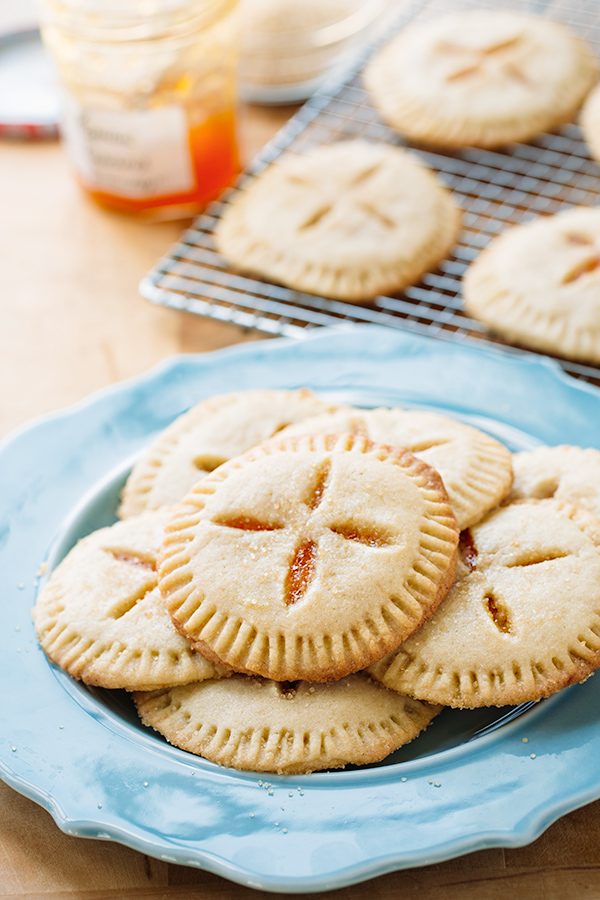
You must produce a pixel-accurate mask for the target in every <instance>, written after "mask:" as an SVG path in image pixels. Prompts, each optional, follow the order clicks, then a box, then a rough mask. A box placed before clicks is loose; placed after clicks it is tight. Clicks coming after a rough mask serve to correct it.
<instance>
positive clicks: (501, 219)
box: [140, 0, 600, 385]
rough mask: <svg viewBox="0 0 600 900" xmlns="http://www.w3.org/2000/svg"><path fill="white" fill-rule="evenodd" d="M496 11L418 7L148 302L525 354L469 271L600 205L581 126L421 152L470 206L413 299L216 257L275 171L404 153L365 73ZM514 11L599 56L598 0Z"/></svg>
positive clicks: (296, 328) (283, 326) (281, 142)
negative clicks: (252, 271) (546, 225)
mask: <svg viewBox="0 0 600 900" xmlns="http://www.w3.org/2000/svg"><path fill="white" fill-rule="evenodd" d="M485 6H488V7H496V8H497V6H498V4H496V3H494V2H493V0H489V2H487V3H486V2H476V0H413V2H412V3H411V4H410V5H409V6H408V7H407V9H406V10H405V12H404V13H403V15H401V16H400V18H399V19H398V20H397V21H396V22H395V23H394V27H393V29H391V32H389V33H387V34H386V35H385V36H384V37H383V38H380V39H379V40H378V41H377V42H376V43H375V44H374V45H372V46H370V47H369V48H367V49H366V50H365V51H364V52H363V53H362V54H361V55H360V57H358V58H357V59H355V61H354V63H353V66H352V68H351V69H350V70H348V71H347V72H346V73H345V76H344V77H343V78H342V79H341V80H338V81H336V82H335V83H329V84H328V85H326V86H325V87H324V88H323V89H322V90H321V91H320V92H319V93H317V94H316V95H315V96H314V97H313V98H311V100H309V101H308V102H307V103H306V104H305V105H304V106H303V107H302V108H301V109H300V110H299V111H298V113H297V114H296V115H295V116H294V117H293V118H292V119H291V120H290V121H289V122H288V124H287V125H286V126H285V127H284V128H283V129H282V130H281V131H280V132H279V133H278V135H276V137H275V138H274V139H273V140H272V141H271V142H270V143H269V144H268V145H267V146H266V147H265V148H264V149H263V151H262V152H261V153H260V154H259V155H258V156H257V157H256V158H255V159H254V160H253V162H252V163H251V164H250V165H249V166H248V167H247V169H246V171H245V173H244V174H243V175H242V176H241V177H240V179H238V181H237V182H236V184H235V185H234V187H233V188H231V189H230V190H229V191H227V192H226V193H225V194H224V195H223V196H222V197H221V199H220V200H219V201H217V202H216V203H213V204H211V206H210V207H209V208H208V210H207V212H206V213H205V214H204V215H202V216H200V217H198V219H196V220H195V221H194V223H193V225H192V226H191V227H190V228H189V229H188V230H187V231H185V232H184V233H183V235H182V236H181V238H180V241H179V242H178V243H177V244H176V245H175V246H173V247H172V248H171V249H170V250H169V253H168V255H167V256H166V257H164V258H163V259H162V260H160V261H159V262H158V263H157V265H156V266H155V267H154V269H153V270H152V271H151V272H149V273H148V275H147V276H146V277H145V278H144V279H143V281H142V283H141V286H140V289H141V292H142V294H143V295H144V296H145V297H147V298H148V299H149V300H152V301H153V302H156V303H159V304H162V305H165V306H170V307H173V308H176V309H182V310H186V311H188V312H191V313H196V314H198V315H202V316H208V317H211V318H215V319H220V320H222V321H228V322H232V323H235V324H237V325H241V326H243V327H245V328H250V329H256V330H259V331H261V332H263V333H265V334H269V335H283V336H291V337H302V336H304V335H305V334H306V329H307V328H316V327H320V326H329V327H331V326H336V327H343V326H345V325H349V324H351V323H369V322H370V323H375V324H379V325H386V326H388V327H393V328H401V329H405V330H408V331H413V332H417V333H420V334H426V335H430V336H436V337H439V338H442V339H446V340H454V341H473V340H475V341H479V342H481V341H483V342H485V343H488V344H492V345H495V346H501V347H503V348H504V349H505V350H507V351H508V352H513V353H515V352H516V353H521V352H531V351H521V350H519V349H518V348H515V347H512V346H511V345H509V344H507V343H506V342H505V341H504V340H502V339H501V338H499V337H496V336H495V335H493V334H491V333H490V332H488V330H487V328H486V327H485V326H484V325H483V324H482V323H480V322H478V321H476V320H474V319H471V318H469V317H467V316H466V315H465V314H464V313H463V311H462V300H461V288H460V285H461V279H462V275H463V273H464V271H465V269H466V267H467V266H468V265H469V263H470V262H471V261H472V260H473V259H474V258H475V256H476V255H477V253H478V252H479V251H480V250H481V249H482V248H483V247H484V246H485V245H486V244H487V243H488V241H489V240H490V239H491V238H492V237H493V236H494V235H496V234H498V233H499V232H500V231H501V230H503V229H504V228H505V227H506V226H508V225H512V224H516V223H518V222H522V221H524V220H525V219H527V218H531V217H532V216H535V215H538V214H544V213H545V214H549V213H555V212H558V211H559V210H560V209H564V208H565V207H568V206H575V205H579V204H581V205H588V206H589V205H595V204H598V203H599V202H600V166H599V165H598V164H597V163H596V162H594V161H592V160H591V159H590V157H589V154H588V150H587V147H586V145H585V143H584V141H583V139H582V136H581V133H580V131H579V128H578V127H577V126H576V125H566V126H565V127H563V128H562V129H561V130H560V132H559V133H557V134H541V135H539V136H538V137H537V138H536V139H535V140H534V141H532V142H530V143H529V144H513V145H511V146H510V147H509V148H507V149H506V150H505V151H502V152H498V151H486V150H479V149H472V148H466V149H464V150H463V151H461V152H459V153H454V154H443V153H439V152H437V151H433V150H430V149H427V148H416V147H413V150H414V151H415V152H417V153H418V155H419V156H420V157H421V158H422V159H423V160H424V161H425V162H426V163H427V164H428V165H429V166H431V168H432V169H434V170H436V171H437V172H438V173H439V176H440V178H441V180H442V181H443V182H444V183H445V184H446V185H447V186H448V187H449V188H450V189H451V190H452V192H453V193H454V195H455V197H456V200H457V201H458V203H459V204H460V205H461V206H462V208H463V210H464V217H463V230H462V233H461V235H460V237H459V242H458V244H457V245H456V247H455V248H454V250H453V252H452V254H451V256H449V257H448V259H446V260H444V261H443V262H442V263H441V264H440V265H439V267H438V268H437V269H436V270H435V271H433V272H430V273H428V274H426V275H425V276H424V277H423V278H422V280H421V281H420V282H419V283H418V284H416V285H414V286H412V287H409V288H407V289H406V290H405V291H404V292H403V293H402V294H398V295H394V296H380V297H377V298H376V299H375V300H374V301H373V302H372V303H369V304H361V305H355V304H350V303H346V302H343V301H337V300H330V299H327V298H324V297H316V296H314V295H312V294H304V293H301V292H298V291H292V290H290V289H288V288H285V287H282V286H279V285H276V284H271V283H269V282H267V281H263V280H260V279H257V278H250V277H246V276H242V275H239V274H237V273H236V272H235V271H233V270H232V269H230V268H229V266H228V264H227V263H226V261H225V260H224V259H223V258H222V257H220V256H219V254H217V253H216V251H215V250H214V244H213V239H212V235H213V231H214V228H215V226H216V224H217V222H218V219H219V217H220V215H221V214H222V212H223V210H224V209H225V207H226V205H227V204H228V203H230V202H231V201H232V200H233V199H235V196H236V195H237V192H238V191H240V190H244V188H245V187H246V186H247V185H248V184H249V183H250V181H251V180H252V179H253V178H255V177H256V176H257V175H258V174H259V173H260V172H261V171H262V169H264V168H265V167H266V166H267V165H269V164H270V163H272V162H274V161H276V160H277V159H278V158H279V157H281V156H284V155H285V154H289V153H300V154H304V153H308V152H310V151H311V150H313V149H314V148H315V146H319V145H321V144H327V143H331V142H332V141H336V140H340V139H344V138H358V137H360V138H364V139H366V140H372V141H385V142H387V143H390V144H396V145H404V144H405V142H404V141H403V139H402V137H401V136H400V135H399V134H398V133H396V132H395V131H393V130H392V129H390V128H389V127H387V126H386V125H385V124H383V122H382V121H381V119H380V117H379V114H378V112H377V111H376V110H375V109H374V108H373V106H372V105H371V102H370V98H369V96H368V95H367V93H366V91H365V90H364V89H363V88H362V85H361V70H362V68H363V66H364V64H365V62H366V61H367V60H368V58H369V57H370V56H371V54H372V53H373V52H374V50H376V49H377V47H378V46H380V45H381V44H383V43H385V41H387V40H388V39H389V38H390V37H391V35H392V34H393V33H394V32H395V31H396V30H397V29H398V28H400V27H402V26H403V25H405V24H406V23H407V22H408V21H410V20H415V19H422V18H425V17H431V16H433V15H439V14H441V13H444V12H448V11H451V10H456V9H459V8H462V9H464V8H467V9H468V8H474V7H485ZM502 6H504V7H506V8H514V9H522V10H527V11H529V12H533V13H537V14H540V15H550V16H552V17H554V18H558V19H562V20H563V21H565V22H568V23H569V24H570V25H571V26H572V27H574V28H575V30H576V31H577V32H578V33H579V34H580V35H581V36H582V37H584V38H585V39H586V40H587V41H588V42H589V43H590V44H591V45H592V47H593V48H594V50H595V51H596V53H597V55H598V57H600V15H599V12H598V7H597V0H583V2H581V3H579V4H578V5H577V7H575V6H573V5H572V4H571V3H570V2H569V0H554V2H544V0H531V2H528V0H521V2H519V0H514V2H512V3H510V2H509V3H503V4H502ZM558 361H559V363H560V364H561V365H562V367H563V368H564V369H565V371H567V372H568V373H569V374H571V375H574V376H576V377H579V378H583V379H584V380H586V381H590V382H592V383H594V384H597V385H600V368H598V367H593V366H586V365H580V364H578V363H575V362H572V361H568V360H563V359H559V360H558Z"/></svg>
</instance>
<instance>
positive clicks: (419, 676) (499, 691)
mask: <svg viewBox="0 0 600 900" xmlns="http://www.w3.org/2000/svg"><path fill="white" fill-rule="evenodd" d="M461 547H462V554H461V557H460V562H459V565H458V566H457V574H456V580H455V583H454V585H453V587H452V589H451V590H450V592H449V593H448V596H447V597H446V599H445V600H444V602H443V603H442V605H441V606H440V607H439V609H438V610H436V612H435V613H434V615H433V616H432V617H431V618H430V619H429V621H428V622H426V623H425V624H424V625H423V627H422V628H421V629H420V630H419V631H418V632H417V633H416V634H414V635H413V636H412V637H410V638H409V639H408V640H407V641H405V642H404V644H403V645H402V646H401V647H400V648H399V649H398V651H397V652H396V653H393V654H390V655H389V656H388V657H386V658H385V659H382V660H380V661H379V662H378V663H376V664H375V665H374V666H371V668H370V672H371V674H372V675H373V676H374V677H375V678H377V679H378V680H380V681H381V682H382V683H383V684H385V685H386V686H387V687H390V688H393V689H394V690H397V691H399V692H400V693H403V694H409V695H411V696H413V697H418V698H420V699H422V700H427V701H429V702H432V703H441V704H443V705H446V706H453V707H480V706H503V705H505V704H510V705H515V704H518V703H524V702H528V701H535V700H539V699H541V698H542V697H547V696H549V695H551V694H553V693H555V692H556V691H559V690H561V689H562V688H564V687H566V686H567V685H569V684H573V683H576V682H580V681H583V680H585V679H586V678H587V677H588V676H589V675H591V674H592V673H593V672H594V671H595V669H596V668H597V667H598V666H599V665H600V520H599V519H597V518H596V517H595V516H593V515H591V513H589V512H587V511H586V510H582V509H580V508H579V507H576V506H573V505H572V504H566V503H561V502H560V501H557V500H550V499H549V500H524V501H521V502H517V503H513V504H511V505H510V506H505V507H501V508H500V509H498V510H496V511H495V512H492V513H490V514H489V515H488V516H487V517H486V518H485V519H484V520H483V521H482V522H481V523H479V524H478V525H475V526H474V527H473V528H472V529H469V530H468V531H467V532H465V533H464V534H463V536H462V539H461Z"/></svg>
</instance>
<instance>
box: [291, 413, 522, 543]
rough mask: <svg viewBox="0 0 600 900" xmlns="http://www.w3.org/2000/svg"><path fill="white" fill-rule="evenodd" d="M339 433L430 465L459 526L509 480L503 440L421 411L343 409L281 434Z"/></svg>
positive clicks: (474, 517)
mask: <svg viewBox="0 0 600 900" xmlns="http://www.w3.org/2000/svg"><path fill="white" fill-rule="evenodd" d="M340 432H345V433H349V434H362V435H364V436H365V437H367V438H369V440H372V441H376V442H377V443H380V444H389V445H391V446H395V447H404V448H405V449H406V450H410V452H411V453H414V455H415V456H417V457H419V459H422V460H424V461H425V462H426V463H428V464H429V465H430V466H432V467H433V468H434V469H435V470H436V471H437V472H438V474H439V475H440V476H441V479H442V481H443V482H444V487H445V488H446V491H447V493H448V499H449V500H450V505H451V507H452V510H453V512H454V515H455V516H456V521H457V523H458V527H459V528H460V529H461V530H462V529H463V528H467V527H468V526H469V525H472V524H473V523H474V522H477V521H479V519H481V518H482V516H484V515H485V513H486V512H488V511H489V510H490V509H492V508H493V507H494V506H497V505H498V504H499V503H500V501H501V500H502V499H503V498H504V497H505V496H506V494H507V492H508V490H509V488H510V485H511V482H512V457H511V454H510V451H509V450H508V449H507V448H506V447H505V446H504V445H503V444H501V443H500V442H499V441H497V440H495V438H493V437H491V436H490V435H489V434H486V433H485V432H483V431H480V429H478V428H474V427H472V426H471V425H465V424H464V423H462V422H458V421H457V420H456V419H451V418H450V417H449V416H444V415H441V414H439V413H434V412H428V411H425V410H408V409H398V408H392V409H385V408H379V409H368V410H367V409H354V408H352V407H345V408H343V409H339V410H336V411H335V412H332V413H323V414H321V415H320V416H316V417H315V418H310V419H304V420H303V421H302V422H298V423H296V424H294V425H290V426H289V427H288V428H285V429H284V430H283V431H282V436H284V437H285V436H287V435H290V434H309V433H312V434H323V433H329V434H332V433H340Z"/></svg>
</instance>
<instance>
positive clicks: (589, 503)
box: [506, 444, 600, 518]
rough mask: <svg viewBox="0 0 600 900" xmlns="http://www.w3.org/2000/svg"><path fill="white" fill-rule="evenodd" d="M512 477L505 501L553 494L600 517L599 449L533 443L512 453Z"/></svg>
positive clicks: (555, 497)
mask: <svg viewBox="0 0 600 900" xmlns="http://www.w3.org/2000/svg"><path fill="white" fill-rule="evenodd" d="M513 468H514V481H513V484H512V488H511V490H510V494H509V495H508V497H507V498H506V502H507V503H511V502H513V501H514V500H523V499H525V498H527V497H532V498H536V499H538V500H542V499H544V498H548V497H554V499H555V500H563V501H565V502H567V503H573V504H575V506H581V507H583V508H584V509H587V510H588V511H589V512H591V513H593V514H594V515H595V516H598V517H599V518H600V450H596V449H595V448H593V447H588V448H585V449H584V448H583V447H572V446H569V445H567V444H561V445H559V446H558V447H537V448H536V449H535V450H524V451H523V452H521V453H515V454H514V456H513Z"/></svg>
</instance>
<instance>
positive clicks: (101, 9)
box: [42, 0, 239, 218]
mask: <svg viewBox="0 0 600 900" xmlns="http://www.w3.org/2000/svg"><path fill="white" fill-rule="evenodd" d="M236 7H237V0H193V2H190V0H187V2H184V0H137V2H136V0H44V4H43V7H42V35H43V38H44V42H45V45H46V47H47V49H48V50H49V52H50V55H51V56H52V58H53V59H54V60H55V63H56V65H57V68H58V74H59V78H60V81H61V84H62V87H63V95H64V104H63V116H62V126H61V131H62V135H63V139H64V142H65V145H66V148H67V152H68V154H69V156H70V157H71V160H72V163H73V165H74V168H75V171H76V174H77V176H78V178H79V180H80V182H81V184H82V186H83V187H84V188H85V189H86V190H87V191H88V192H89V193H90V194H91V196H92V197H94V199H95V200H97V201H98V202H99V203H100V204H101V205H103V206H106V207H109V208H111V209H115V210H119V211H121V212H126V213H131V214H135V215H138V216H144V217H151V218H176V217H181V216H186V215H191V214H194V213H195V212H198V211H199V209H201V208H202V206H204V205H205V204H206V203H207V202H208V201H209V200H212V199H213V198H214V197H216V196H217V195H218V194H219V193H220V192H221V190H222V189H223V188H224V187H226V186H227V185H228V184H229V183H230V182H231V181H232V179H233V178H234V176H235V175H236V173H237V172H238V169H239V163H238V153H237V144H236V134H235V103H236V69H237V40H238V33H237V10H236Z"/></svg>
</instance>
